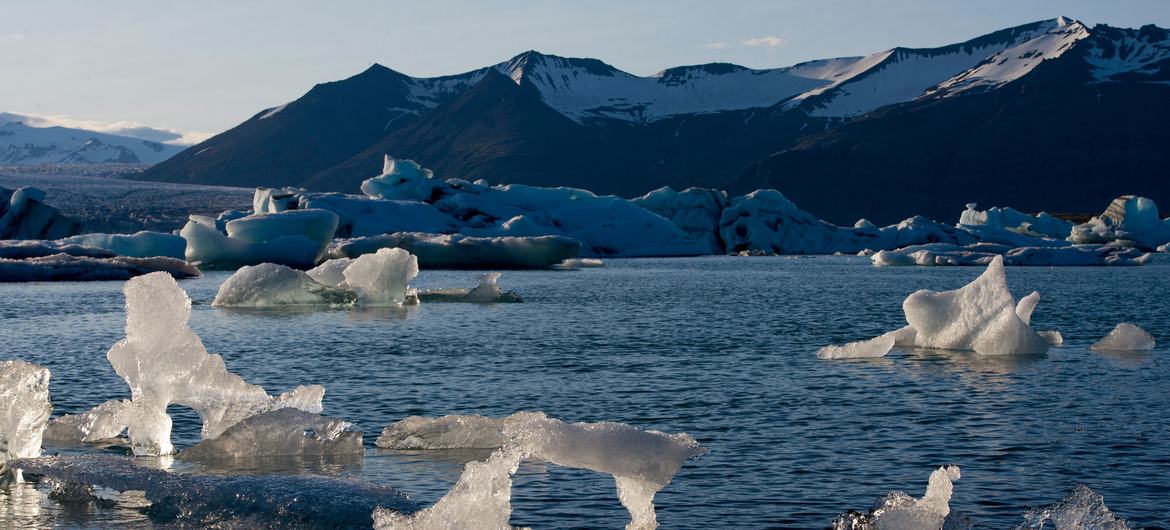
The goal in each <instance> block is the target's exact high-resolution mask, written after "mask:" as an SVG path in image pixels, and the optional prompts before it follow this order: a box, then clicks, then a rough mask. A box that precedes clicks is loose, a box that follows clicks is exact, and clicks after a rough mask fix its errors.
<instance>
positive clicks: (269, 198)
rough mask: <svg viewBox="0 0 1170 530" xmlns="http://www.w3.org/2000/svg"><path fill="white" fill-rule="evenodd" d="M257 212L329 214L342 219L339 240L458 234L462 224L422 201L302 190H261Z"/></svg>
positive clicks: (255, 205) (256, 198)
mask: <svg viewBox="0 0 1170 530" xmlns="http://www.w3.org/2000/svg"><path fill="white" fill-rule="evenodd" d="M252 207H253V211H254V212H258V213H280V212H286V211H290V210H314V209H316V210H328V211H331V212H333V213H335V214H337V217H338V224H337V230H336V232H335V233H334V235H335V237H364V236H372V235H378V234H387V233H393V232H442V233H449V232H454V231H456V230H457V229H458V228H459V222H458V220H456V219H455V218H452V217H450V216H448V215H446V214H443V213H442V212H440V211H439V210H437V209H435V207H434V206H431V205H430V204H427V203H425V202H422V201H419V200H393V199H383V198H376V197H367V196H361V195H347V194H344V193H312V192H308V191H305V190H302V189H298V188H283V189H269V188H257V189H256V193H255V195H254V197H253V199H252Z"/></svg>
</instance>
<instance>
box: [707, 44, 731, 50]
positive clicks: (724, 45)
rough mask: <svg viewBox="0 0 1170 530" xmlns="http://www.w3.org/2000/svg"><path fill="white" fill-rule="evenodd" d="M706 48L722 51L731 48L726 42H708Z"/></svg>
mask: <svg viewBox="0 0 1170 530" xmlns="http://www.w3.org/2000/svg"><path fill="white" fill-rule="evenodd" d="M706 46H707V49H709V50H722V49H724V48H729V47H731V44H728V43H726V42H708V43H707V45H706Z"/></svg>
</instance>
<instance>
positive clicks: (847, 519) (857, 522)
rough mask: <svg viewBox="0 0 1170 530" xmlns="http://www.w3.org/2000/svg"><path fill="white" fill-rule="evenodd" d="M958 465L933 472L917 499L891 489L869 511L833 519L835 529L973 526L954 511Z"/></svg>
mask: <svg viewBox="0 0 1170 530" xmlns="http://www.w3.org/2000/svg"><path fill="white" fill-rule="evenodd" d="M959 476H960V475H959V467H958V466H946V467H940V468H938V469H936V470H934V471H933V472H932V473H931V474H930V479H929V480H928V481H927V484H926V493H924V494H923V495H922V498H919V499H915V498H914V497H911V496H910V495H907V494H906V493H903V492H901V491H891V492H890V493H889V494H887V495H886V496H884V497H882V498H880V499H878V501H877V502H876V503H875V504H874V507H873V508H872V509H871V510H870V511H869V513H867V514H863V513H859V512H854V511H850V512H846V513H844V514H841V515H840V516H839V517H837V518H836V519H834V520H833V530H886V529H888V530H939V529H942V528H947V529H960V528H970V527H971V524H970V523H969V522H967V521H966V518H965V517H963V516H961V515H958V514H956V513H952V512H951V506H950V502H951V494H952V493H953V490H954V484H953V481H955V480H958V479H959Z"/></svg>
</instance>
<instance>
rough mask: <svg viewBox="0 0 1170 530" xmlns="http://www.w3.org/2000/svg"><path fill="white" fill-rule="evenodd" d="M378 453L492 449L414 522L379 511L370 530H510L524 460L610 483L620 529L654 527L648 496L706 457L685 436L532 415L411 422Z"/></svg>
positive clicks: (386, 438)
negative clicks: (625, 518)
mask: <svg viewBox="0 0 1170 530" xmlns="http://www.w3.org/2000/svg"><path fill="white" fill-rule="evenodd" d="M377 444H378V446H379V447H389V448H396V449H457V448H498V449H496V451H495V452H493V453H492V454H491V456H489V457H488V459H487V460H486V461H483V462H470V463H468V464H467V466H466V467H465V468H464V470H463V475H462V476H460V478H459V481H458V482H457V483H456V484H455V486H454V487H452V488H451V491H450V492H448V493H447V495H445V496H444V497H443V498H442V499H439V501H438V502H436V503H435V504H434V505H433V506H431V507H429V508H427V509H425V510H422V511H420V512H418V513H416V514H413V515H405V514H403V513H396V512H392V511H388V510H379V511H378V512H377V513H376V514H375V516H374V518H375V527H376V528H378V529H380V530H389V529H412V530H429V529H438V528H443V529H473V528H474V529H510V528H511V526H510V525H509V524H508V520H509V518H510V516H511V512H512V508H511V490H512V478H511V477H512V475H513V474H514V473H515V472H516V470H517V468H518V467H519V465H520V463H521V462H523V461H525V460H540V461H545V462H551V463H554V464H557V465H562V466H566V467H574V468H580V469H587V470H591V471H596V472H598V473H605V474H609V475H612V476H613V477H614V481H615V483H616V485H617V492H618V498H619V500H620V501H621V503H622V505H623V506H625V507H626V509H627V510H628V511H629V512H630V523H629V524H628V525H626V528H627V529H631V530H632V529H653V528H657V527H658V521H657V517H656V515H655V512H654V502H653V501H654V495H655V494H656V493H657V492H658V491H659V490H661V489H662V488H663V487H665V486H666V485H667V484H668V483H670V480H671V479H672V478H673V477H674V475H675V474H676V473H678V470H679V468H680V467H682V464H683V463H684V462H686V461H687V460H690V459H693V458H697V457H699V456H701V455H703V454H705V453H706V449H704V448H702V447H701V446H700V445H699V444H698V442H696V441H695V439H694V438H692V437H690V436H688V435H686V434H665V433H661V432H658V431H643V430H640V429H637V428H634V427H631V426H629V425H625V424H621V423H609V422H603V423H565V422H563V421H560V420H556V419H553V418H549V417H548V416H546V415H544V414H543V413H539V412H535V413H534V412H520V413H516V414H513V415H511V416H508V417H506V418H500V419H494V418H486V417H482V416H462V415H459V416H444V417H441V418H421V417H417V416H415V417H410V418H407V419H405V420H402V421H400V422H398V423H396V424H394V425H391V426H389V427H387V428H386V429H385V430H384V431H383V432H382V435H381V436H379V437H378V441H377Z"/></svg>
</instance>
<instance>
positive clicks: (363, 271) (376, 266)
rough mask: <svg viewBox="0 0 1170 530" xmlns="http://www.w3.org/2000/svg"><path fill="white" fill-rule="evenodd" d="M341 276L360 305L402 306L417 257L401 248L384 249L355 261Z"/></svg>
mask: <svg viewBox="0 0 1170 530" xmlns="http://www.w3.org/2000/svg"><path fill="white" fill-rule="evenodd" d="M342 275H343V276H345V284H346V286H347V287H348V288H349V289H351V290H353V291H354V292H356V293H357V296H358V300H359V301H360V302H361V304H362V305H364V306H396V305H402V303H403V302H405V301H406V297H407V294H408V291H407V289H408V287H407V283H408V282H409V281H410V280H411V279H412V278H414V277H415V276H418V258H416V257H415V256H414V255H413V254H411V253H409V252H407V251H405V250H402V249H400V248H383V249H379V250H378V252H376V253H374V254H366V255H364V256H361V257H359V258H357V259H355V260H354V261H353V263H351V264H350V265H349V266H348V267H346V268H345V270H343V271H342Z"/></svg>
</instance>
